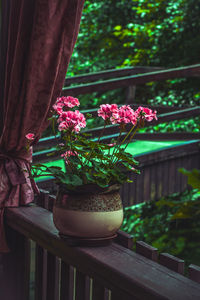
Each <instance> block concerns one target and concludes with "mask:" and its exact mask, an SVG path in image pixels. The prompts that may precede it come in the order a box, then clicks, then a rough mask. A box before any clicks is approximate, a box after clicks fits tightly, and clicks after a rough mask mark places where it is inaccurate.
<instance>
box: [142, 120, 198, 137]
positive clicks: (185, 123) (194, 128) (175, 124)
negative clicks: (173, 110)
mask: <svg viewBox="0 0 200 300" xmlns="http://www.w3.org/2000/svg"><path fill="white" fill-rule="evenodd" d="M199 131H200V117H195V118H192V119H183V120H177V121H170V122H168V123H162V124H158V125H156V126H149V127H146V128H143V129H141V130H140V132H141V133H142V132H151V133H153V132H199Z"/></svg>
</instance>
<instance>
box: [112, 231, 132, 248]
mask: <svg viewBox="0 0 200 300" xmlns="http://www.w3.org/2000/svg"><path fill="white" fill-rule="evenodd" d="M115 242H116V243H117V244H120V245H121V246H123V247H125V248H127V249H132V248H133V236H132V235H130V234H128V233H126V232H124V231H121V230H118V232H117V237H116V238H115Z"/></svg>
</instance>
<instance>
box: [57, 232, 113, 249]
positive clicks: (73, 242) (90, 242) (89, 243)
mask: <svg viewBox="0 0 200 300" xmlns="http://www.w3.org/2000/svg"><path fill="white" fill-rule="evenodd" d="M59 236H60V237H61V239H63V240H65V242H66V243H67V244H68V245H69V246H84V247H103V246H108V245H110V244H111V243H112V241H113V239H115V238H116V237H117V234H113V235H112V236H109V237H104V238H82V237H74V236H69V235H63V234H62V233H59Z"/></svg>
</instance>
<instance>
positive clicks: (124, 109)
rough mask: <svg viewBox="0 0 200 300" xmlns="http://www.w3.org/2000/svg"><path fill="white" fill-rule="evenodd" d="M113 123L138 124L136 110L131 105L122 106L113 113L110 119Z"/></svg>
mask: <svg viewBox="0 0 200 300" xmlns="http://www.w3.org/2000/svg"><path fill="white" fill-rule="evenodd" d="M110 121H111V123H112V124H128V123H132V124H133V125H136V123H137V117H136V114H135V113H134V110H133V109H132V108H131V107H130V106H129V105H123V106H121V107H120V108H119V109H118V111H117V112H116V113H113V114H112V117H111V119H110Z"/></svg>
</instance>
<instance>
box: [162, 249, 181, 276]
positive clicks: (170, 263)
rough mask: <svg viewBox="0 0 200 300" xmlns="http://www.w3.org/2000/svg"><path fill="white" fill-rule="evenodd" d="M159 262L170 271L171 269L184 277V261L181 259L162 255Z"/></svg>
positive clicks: (165, 254) (166, 254)
mask: <svg viewBox="0 0 200 300" xmlns="http://www.w3.org/2000/svg"><path fill="white" fill-rule="evenodd" d="M159 262H160V264H161V265H163V266H165V267H167V268H168V269H171V270H173V271H175V272H177V273H179V274H182V275H183V274H184V260H182V259H180V258H177V257H175V256H173V255H170V254H168V253H161V254H160V256H159Z"/></svg>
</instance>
